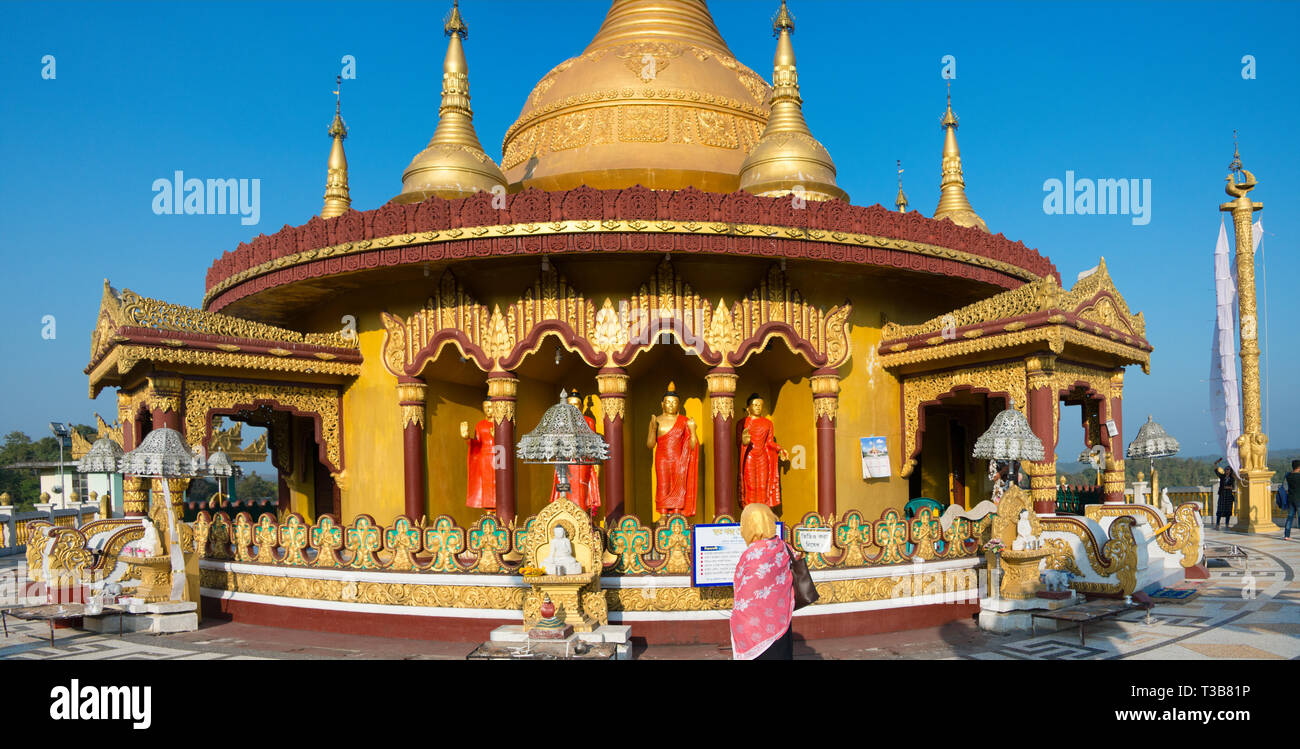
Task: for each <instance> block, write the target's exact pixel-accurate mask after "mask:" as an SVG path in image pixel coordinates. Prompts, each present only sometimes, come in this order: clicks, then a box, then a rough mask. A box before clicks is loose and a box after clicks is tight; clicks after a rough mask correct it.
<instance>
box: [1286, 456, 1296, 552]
mask: <svg viewBox="0 0 1300 749" xmlns="http://www.w3.org/2000/svg"><path fill="white" fill-rule="evenodd" d="M1284 482H1285V483H1286V493H1287V500H1288V502H1287V505H1288V507H1287V514H1286V529H1285V530H1284V531H1283V532H1282V538H1284V539H1286V540H1288V541H1290V540H1291V524H1292V523H1293V522H1295V518H1296V513H1300V460H1292V461H1291V472H1290V473H1288V474H1287V475H1286V476H1285V478H1284Z"/></svg>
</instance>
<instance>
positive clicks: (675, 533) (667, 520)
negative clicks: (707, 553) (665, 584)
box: [654, 515, 691, 575]
mask: <svg viewBox="0 0 1300 749" xmlns="http://www.w3.org/2000/svg"><path fill="white" fill-rule="evenodd" d="M654 538H655V551H657V552H659V554H661V555H663V556H664V557H665V559H664V563H663V564H662V565H661V566H660V567H659V569H658V570H656V571H657V572H663V573H666V574H669V575H689V574H691V558H690V553H689V552H690V549H691V529H690V523H689V522H687V520H686V518H685V517H683V516H681V515H668V516H666V517H664V518H661V519H660V521H659V527H658V528H657V529H655V534H654Z"/></svg>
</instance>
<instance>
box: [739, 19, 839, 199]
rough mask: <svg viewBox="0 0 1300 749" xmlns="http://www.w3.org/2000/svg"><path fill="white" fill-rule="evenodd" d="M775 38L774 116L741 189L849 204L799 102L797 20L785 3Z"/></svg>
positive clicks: (750, 159)
mask: <svg viewBox="0 0 1300 749" xmlns="http://www.w3.org/2000/svg"><path fill="white" fill-rule="evenodd" d="M772 32H773V33H774V34H776V36H777V43H776V56H775V58H774V59H773V60H772V82H773V83H774V84H776V88H774V89H773V91H772V112H771V115H770V116H769V117H768V120H767V129H766V130H764V131H763V137H762V138H761V139H760V140H759V142H758V146H757V147H755V148H754V150H753V151H751V152H750V153H749V156H747V157H746V158H745V163H744V164H743V165H741V168H740V188H741V189H742V190H746V191H748V192H752V193H754V194H755V195H762V196H765V197H769V198H777V197H781V196H782V195H789V194H791V193H794V192H796V191H798V193H799V195H800V196H801V197H806V198H807V199H809V200H833V199H837V198H838V199H839V200H848V199H849V196H848V194H847V193H845V192H844V191H843V190H841V189H840V188H839V186H838V185H836V184H835V162H834V161H832V160H831V155H830V153H829V152H828V151H827V150H826V147H825V146H823V145H822V144H821V143H820V142H818V140H817V139H816V138H814V137H813V134H812V132H811V131H810V130H808V123H807V122H806V121H805V120H804V117H803V99H802V98H801V97H800V96H799V73H798V72H797V71H796V69H795V60H794V44H793V43H792V42H791V41H790V35H791V34H793V33H794V18H793V17H792V16H791V15H790V10H789V8H787V7H786V6H785V0H781V10H780V11H779V12H778V13H777V15H776V19H775V20H774V21H773V22H772Z"/></svg>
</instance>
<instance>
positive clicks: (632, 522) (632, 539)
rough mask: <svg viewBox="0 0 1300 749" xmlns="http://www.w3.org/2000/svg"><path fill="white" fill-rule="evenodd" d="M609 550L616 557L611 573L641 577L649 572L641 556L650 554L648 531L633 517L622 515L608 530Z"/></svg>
mask: <svg viewBox="0 0 1300 749" xmlns="http://www.w3.org/2000/svg"><path fill="white" fill-rule="evenodd" d="M609 548H610V551H611V552H613V554H615V555H616V556H617V557H618V561H617V562H615V564H614V568H613V570H612V571H613V572H617V573H620V574H624V575H643V574H646V573H648V572H649V571H650V568H649V567H647V566H646V565H645V561H644V559H643V555H644V554H647V553H649V552H650V531H649V530H647V529H646V528H643V527H642V526H641V521H640V520H638V519H637V518H636V516H635V515H624V516H623V517H621V518H619V519H618V522H617V523H615V524H614V527H612V528H610V530H609Z"/></svg>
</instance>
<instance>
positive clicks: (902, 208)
mask: <svg viewBox="0 0 1300 749" xmlns="http://www.w3.org/2000/svg"><path fill="white" fill-rule="evenodd" d="M894 207H895V208H897V209H898V212H899V213H907V196H906V195H904V194H903V160H902V159H899V160H898V197H897V198H894Z"/></svg>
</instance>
